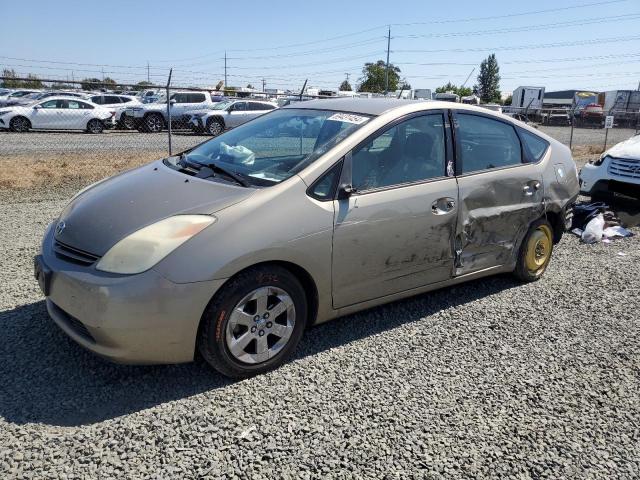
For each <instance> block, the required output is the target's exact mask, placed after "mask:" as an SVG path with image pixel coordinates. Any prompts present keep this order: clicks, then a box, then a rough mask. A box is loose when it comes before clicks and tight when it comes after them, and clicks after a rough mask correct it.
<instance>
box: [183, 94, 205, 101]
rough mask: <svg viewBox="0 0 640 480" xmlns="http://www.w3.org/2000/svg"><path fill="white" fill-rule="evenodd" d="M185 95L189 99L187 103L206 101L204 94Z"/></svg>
mask: <svg viewBox="0 0 640 480" xmlns="http://www.w3.org/2000/svg"><path fill="white" fill-rule="evenodd" d="M187 95H188V97H189V103H202V102H204V101H205V100H206V99H205V96H204V93H189V94H187Z"/></svg>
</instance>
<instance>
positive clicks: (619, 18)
mask: <svg viewBox="0 0 640 480" xmlns="http://www.w3.org/2000/svg"><path fill="white" fill-rule="evenodd" d="M638 18H640V13H630V14H625V15H614V16H610V17H598V18H585V19H581V20H570V21H567V22H557V23H546V24H540V25H525V26H522V27H508V28H496V29H492V30H475V31H467V32H444V33H425V34H412V35H400V36H397V37H394V38H409V39H416V38H443V37H445V38H446V37H469V36H481V35H495V34H502V33H517V32H530V31H532V30H552V29H555V28H560V27H580V26H584V25H592V24H597V23H610V22H620V21H627V20H637V19H638Z"/></svg>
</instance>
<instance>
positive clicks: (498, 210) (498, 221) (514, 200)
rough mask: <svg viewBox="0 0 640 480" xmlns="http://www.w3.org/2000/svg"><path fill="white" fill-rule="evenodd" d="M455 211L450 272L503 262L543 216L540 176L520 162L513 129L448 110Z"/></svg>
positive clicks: (532, 166)
mask: <svg viewBox="0 0 640 480" xmlns="http://www.w3.org/2000/svg"><path fill="white" fill-rule="evenodd" d="M454 124H455V136H456V149H457V156H456V160H457V163H456V174H457V176H458V186H459V200H458V204H459V209H460V211H459V215H458V228H457V235H456V242H455V243H456V251H457V259H456V275H463V274H466V273H471V272H475V271H478V270H483V269H486V268H491V267H495V266H501V265H505V264H508V263H509V262H510V261H511V260H512V259H513V258H514V257H515V255H516V254H517V250H518V248H519V246H520V242H521V241H522V239H523V238H524V235H525V234H526V232H527V230H528V228H529V225H530V224H531V223H532V222H533V221H535V220H537V219H538V218H540V217H542V216H543V214H544V204H543V201H542V200H543V187H542V185H543V183H542V174H541V173H540V169H539V167H538V166H537V165H536V164H532V163H526V157H525V156H523V148H522V145H521V142H520V139H519V137H518V134H517V132H516V130H515V128H514V127H513V126H512V125H511V124H510V123H509V122H506V121H501V120H499V119H496V118H495V117H490V116H485V115H482V114H477V113H471V112H464V113H463V112H461V111H457V112H455V113H454Z"/></svg>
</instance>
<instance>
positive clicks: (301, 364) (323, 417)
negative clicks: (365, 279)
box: [0, 127, 640, 479]
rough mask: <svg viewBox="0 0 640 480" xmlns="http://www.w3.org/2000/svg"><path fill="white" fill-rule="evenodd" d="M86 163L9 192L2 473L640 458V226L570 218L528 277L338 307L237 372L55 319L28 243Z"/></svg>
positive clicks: (629, 213)
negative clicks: (139, 361)
mask: <svg viewBox="0 0 640 480" xmlns="http://www.w3.org/2000/svg"><path fill="white" fill-rule="evenodd" d="M543 130H544V131H547V132H549V130H553V132H549V133H551V134H552V135H553V136H555V137H556V138H560V139H561V140H563V138H561V137H560V136H561V135H562V134H564V133H566V134H567V138H568V129H565V128H563V127H550V128H544V129H543ZM577 132H579V133H580V134H581V135H582V134H583V133H584V135H585V136H584V138H583V139H582V140H580V139H578V136H576V137H575V138H574V141H576V142H582V141H584V143H593V137H590V136H589V135H593V134H594V131H589V130H584V131H582V130H577ZM617 132H622V131H621V130H613V131H612V132H611V133H613V134H617ZM599 133H600V132H597V131H596V132H595V134H597V135H599ZM632 133H633V132H631V131H627V132H624V134H623V135H624V138H627V137H628V136H629V135H630V134H632ZM590 138H591V140H589V139H590ZM624 138H623V137H620V138H619V139H616V137H614V136H610V139H611V140H610V141H611V142H614V141H620V140H622V139H624ZM175 139H176V141H175V144H176V148H177V149H179V148H186V147H187V146H189V145H191V144H193V143H197V142H199V141H201V140H202V137H195V136H188V135H177V136H176V137H175ZM5 140H7V141H5ZM114 140H116V141H114ZM150 141H151V142H152V143H153V146H152V148H153V149H154V150H158V149H162V148H163V147H162V145H163V144H162V142H163V141H166V136H164V135H140V134H137V133H114V132H110V133H108V134H105V135H100V136H91V135H84V134H58V133H31V134H26V135H24V134H21V135H15V134H2V133H0V157H1V156H2V155H3V154H4V155H11V154H20V155H24V154H25V153H29V152H33V154H34V155H38V154H41V153H43V152H44V151H46V152H47V153H48V154H49V153H52V152H53V153H55V152H60V153H65V152H68V151H69V147H70V146H73V152H74V153H82V152H84V151H85V149H86V151H87V152H92V151H93V152H95V150H94V149H96V148H97V149H99V150H100V151H103V152H104V153H105V154H106V153H107V152H109V151H114V152H117V151H122V152H129V151H140V152H143V151H148V150H149V142H150ZM598 141H599V140H598ZM181 142H182V143H181ZM584 143H583V144H584ZM577 144H579V143H577ZM5 158H7V157H5ZM583 161H584V159H583ZM83 178H84V177H81V178H78V179H77V180H75V181H71V182H70V183H69V184H68V185H62V186H60V188H56V189H48V190H47V189H33V190H32V191H29V192H26V191H17V190H11V189H5V190H2V191H0V193H2V195H0V239H1V240H2V244H1V246H0V478H2V479H4V478H8V479H9V478H37V479H40V478H109V479H110V478H136V479H137V478H152V479H169V478H207V479H213V478H280V477H281V478H330V477H331V478H365V477H368V478H388V479H393V478H465V477H466V478H517V479H526V478H536V479H537V478H638V477H640V353H639V351H640V349H639V346H640V338H639V337H640V335H639V333H640V325H639V319H638V315H637V312H638V308H639V306H640V298H639V297H638V295H637V292H638V290H639V289H640V275H638V273H640V272H639V268H638V265H639V261H640V249H639V246H640V235H636V236H635V237H633V238H630V239H626V240H619V241H616V242H614V243H612V244H610V245H603V244H600V245H595V246H587V245H582V244H580V243H579V242H578V239H577V238H576V237H573V236H571V235H565V237H564V239H563V240H562V242H561V243H560V244H559V245H558V246H557V248H556V251H555V252H554V257H553V260H552V263H551V266H550V268H549V270H548V271H547V273H546V274H545V277H544V278H543V279H542V280H541V281H539V282H536V283H534V284H528V285H521V284H518V283H516V282H515V281H514V280H513V279H512V278H511V277H510V276H506V275H505V276H498V277H493V278H489V279H485V280H482V281H477V282H471V283H467V284H464V285H461V286H458V287H454V288H448V289H444V290H441V291H438V292H434V293H431V294H427V295H422V296H418V297H415V298H412V299H409V300H406V301H402V302H396V303H393V304H391V305H387V306H384V307H381V308H376V309H372V310H369V311H366V312H362V313H360V314H357V315H352V316H349V317H346V318H344V319H340V320H336V321H334V322H330V323H329V324H326V325H323V326H320V327H317V328H314V329H312V330H310V331H309V332H307V334H306V336H305V338H304V339H303V341H302V342H301V345H300V347H299V353H298V354H297V356H296V357H295V359H294V360H293V361H292V362H290V363H288V364H287V365H285V366H283V367H282V368H280V369H279V370H277V371H275V372H272V373H269V374H267V375H262V376H260V377H256V378H253V379H249V380H244V381H240V382H233V381H230V380H228V379H225V378H223V377H221V376H219V375H218V374H216V373H215V372H213V371H212V370H210V369H209V368H208V367H207V366H206V365H204V364H203V363H201V362H196V363H193V364H189V365H178V366H160V367H127V366H119V365H113V364H110V363H107V362H105V361H102V360H100V359H99V358H96V357H95V356H93V355H92V354H90V353H88V352H85V351H84V350H82V349H81V348H80V347H79V346H77V345H76V344H75V343H73V342H72V341H71V340H69V339H68V338H67V337H66V336H65V335H64V334H63V333H62V332H61V331H59V329H58V328H57V327H56V326H55V324H53V322H52V321H51V320H49V319H48V317H47V315H46V311H45V307H44V302H43V297H42V295H41V294H40V292H39V290H38V287H37V283H36V281H35V280H34V279H33V278H32V273H31V272H32V257H33V255H34V254H35V253H36V251H37V246H38V243H39V241H40V238H41V235H42V232H43V231H44V228H45V226H46V225H47V224H48V223H49V222H50V221H52V220H53V219H54V218H55V217H56V216H57V214H58V213H59V211H60V210H61V209H62V208H63V207H64V205H65V204H66V201H67V200H66V199H67V198H68V197H69V196H70V194H71V193H72V191H75V190H77V189H78V188H80V187H81V186H82V182H83V181H86V179H85V180H83ZM620 211H621V212H623V213H624V215H623V213H621V215H622V216H623V217H624V218H625V220H627V221H634V223H637V222H638V220H640V218H639V217H640V216H639V215H638V211H639V210H638V205H632V206H629V205H627V206H625V207H621V208H620ZM634 215H635V216H634ZM633 230H634V232H635V233H636V234H640V228H637V227H635V228H634V229H633Z"/></svg>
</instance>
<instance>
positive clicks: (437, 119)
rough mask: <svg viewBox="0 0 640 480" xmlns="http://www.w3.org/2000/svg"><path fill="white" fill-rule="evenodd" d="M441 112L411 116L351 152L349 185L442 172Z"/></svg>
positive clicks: (366, 185) (367, 187)
mask: <svg viewBox="0 0 640 480" xmlns="http://www.w3.org/2000/svg"><path fill="white" fill-rule="evenodd" d="M445 158H446V148H445V133H444V118H443V116H442V114H440V113H437V114H429V115H423V116H420V117H414V118H411V119H409V120H406V121H404V122H402V123H399V124H398V125H395V126H393V127H391V128H389V129H388V130H386V131H385V132H383V133H381V134H380V135H377V136H376V137H375V138H373V139H371V140H370V141H369V142H367V143H366V144H365V145H363V146H361V147H359V148H358V149H357V150H355V151H354V152H353V157H352V162H353V163H352V169H353V177H352V183H353V186H354V187H355V188H356V189H358V190H360V191H362V190H370V189H373V188H380V187H388V186H391V185H398V184H402V183H410V182H417V181H421V180H428V179H431V178H437V177H442V176H444V175H445Z"/></svg>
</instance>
